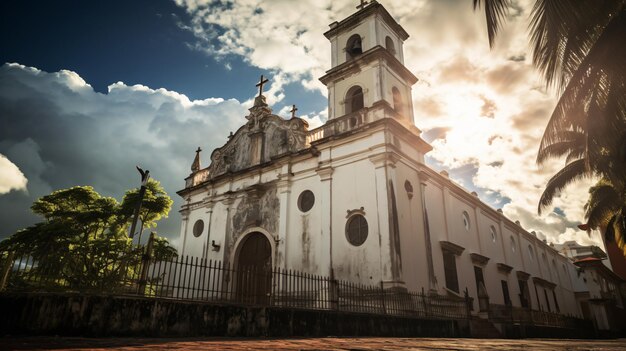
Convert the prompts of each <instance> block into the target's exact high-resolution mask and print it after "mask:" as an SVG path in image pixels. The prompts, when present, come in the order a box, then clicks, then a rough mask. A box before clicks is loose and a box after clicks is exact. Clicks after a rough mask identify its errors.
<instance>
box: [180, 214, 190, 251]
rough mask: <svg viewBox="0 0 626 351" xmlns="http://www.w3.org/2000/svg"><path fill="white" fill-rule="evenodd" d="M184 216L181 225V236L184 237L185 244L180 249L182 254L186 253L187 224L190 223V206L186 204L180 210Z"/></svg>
mask: <svg viewBox="0 0 626 351" xmlns="http://www.w3.org/2000/svg"><path fill="white" fill-rule="evenodd" d="M178 212H179V213H180V215H181V217H182V225H181V226H180V236H181V237H182V238H183V246H182V247H181V249H180V255H181V256H183V255H185V245H186V244H187V225H188V223H189V213H190V212H191V211H190V210H189V207H188V206H186V207H184V208H183V209H181V210H180V211H178Z"/></svg>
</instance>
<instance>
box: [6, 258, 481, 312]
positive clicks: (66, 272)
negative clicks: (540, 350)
mask: <svg viewBox="0 0 626 351" xmlns="http://www.w3.org/2000/svg"><path fill="white" fill-rule="evenodd" d="M0 269H1V270H0V290H3V289H4V290H7V291H75V292H98V293H107V294H115V295H135V296H137V295H138V296H145V297H158V298H168V299H176V300H187V301H203V302H211V303H226V304H238V305H261V306H274V307H285V308H297V309H314V310H336V311H346V312H359V313H373V314H385V315H395V316H411V317H420V318H434V319H466V318H468V317H469V309H468V302H469V300H468V299H459V298H451V297H448V296H440V295H432V294H426V293H424V292H423V291H422V292H407V291H398V290H393V289H385V288H383V286H370V285H362V284H356V283H351V282H347V281H342V280H336V279H331V278H330V277H326V276H320V275H313V274H309V273H303V272H298V271H294V270H288V269H277V268H273V269H271V268H265V267H236V268H235V267H231V266H229V265H228V264H224V263H222V262H221V261H212V260H206V259H202V258H198V257H190V256H184V257H182V256H181V257H171V258H169V259H161V260H155V259H154V258H152V257H151V256H150V255H146V254H145V252H143V251H141V250H140V249H134V250H132V251H129V252H127V253H123V254H113V255H112V256H111V257H106V258H104V257H78V258H77V257H73V256H72V255H65V256H63V255H61V256H60V255H58V254H51V255H49V256H39V257H34V256H33V255H32V254H29V253H22V254H18V253H7V252H4V253H0Z"/></svg>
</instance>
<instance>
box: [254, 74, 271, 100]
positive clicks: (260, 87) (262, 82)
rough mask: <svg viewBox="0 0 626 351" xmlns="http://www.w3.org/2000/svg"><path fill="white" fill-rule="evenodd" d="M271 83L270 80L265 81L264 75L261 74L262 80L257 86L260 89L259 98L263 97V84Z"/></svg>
mask: <svg viewBox="0 0 626 351" xmlns="http://www.w3.org/2000/svg"><path fill="white" fill-rule="evenodd" d="M267 82H269V80H268V79H267V78H265V79H264V77H263V75H262V74H261V80H260V81H259V82H258V83H257V84H256V86H257V87H259V96H261V95H263V84H265V83H267Z"/></svg>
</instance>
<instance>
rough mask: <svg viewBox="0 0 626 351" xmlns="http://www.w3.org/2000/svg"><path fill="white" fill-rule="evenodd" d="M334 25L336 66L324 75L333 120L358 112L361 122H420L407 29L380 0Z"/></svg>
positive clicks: (363, 5)
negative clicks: (406, 56)
mask: <svg viewBox="0 0 626 351" xmlns="http://www.w3.org/2000/svg"><path fill="white" fill-rule="evenodd" d="M357 8H358V9H359V10H358V11H357V12H356V13H354V14H352V15H351V16H349V17H348V18H346V19H344V20H342V21H341V22H333V23H331V24H330V30H328V31H327V32H326V33H324V35H325V36H326V38H328V40H329V41H330V42H331V51H332V57H331V69H330V70H328V71H327V72H326V74H325V75H324V76H323V77H321V78H320V81H321V82H322V83H324V84H325V85H326V86H327V87H328V112H329V113H328V119H329V121H331V120H333V119H336V118H340V117H343V116H347V115H354V116H357V117H358V118H359V119H358V123H359V124H365V123H368V122H372V121H374V120H377V119H381V118H386V117H393V118H395V119H397V120H399V121H401V122H403V124H405V125H414V119H413V106H412V102H411V101H412V100H411V86H412V85H413V84H415V83H416V82H417V78H416V77H415V76H414V75H413V74H412V73H411V72H410V71H409V70H408V69H407V68H406V67H405V66H404V55H403V52H402V47H403V44H404V41H405V40H406V39H407V38H408V37H409V35H408V34H407V32H406V31H405V30H404V29H403V28H402V27H401V26H400V25H399V24H398V23H397V22H396V21H395V20H394V19H393V17H391V15H390V14H389V12H387V10H385V8H384V7H383V6H382V5H380V4H379V3H378V2H376V1H375V0H373V1H371V2H369V3H366V2H365V1H361V4H360V5H359V6H358V7H357Z"/></svg>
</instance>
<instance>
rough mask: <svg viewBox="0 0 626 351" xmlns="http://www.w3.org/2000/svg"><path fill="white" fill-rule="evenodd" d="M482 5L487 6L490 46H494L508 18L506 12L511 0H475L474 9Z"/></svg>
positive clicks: (486, 15) (486, 14)
mask: <svg viewBox="0 0 626 351" xmlns="http://www.w3.org/2000/svg"><path fill="white" fill-rule="evenodd" d="M482 5H484V7H485V17H486V19H487V34H488V36H489V47H490V48H493V45H494V42H495V39H496V35H497V34H498V31H499V30H500V27H501V26H502V23H503V22H504V21H505V20H506V12H507V9H508V7H509V6H510V3H509V0H474V10H476V9H477V8H479V7H480V6H482Z"/></svg>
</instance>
